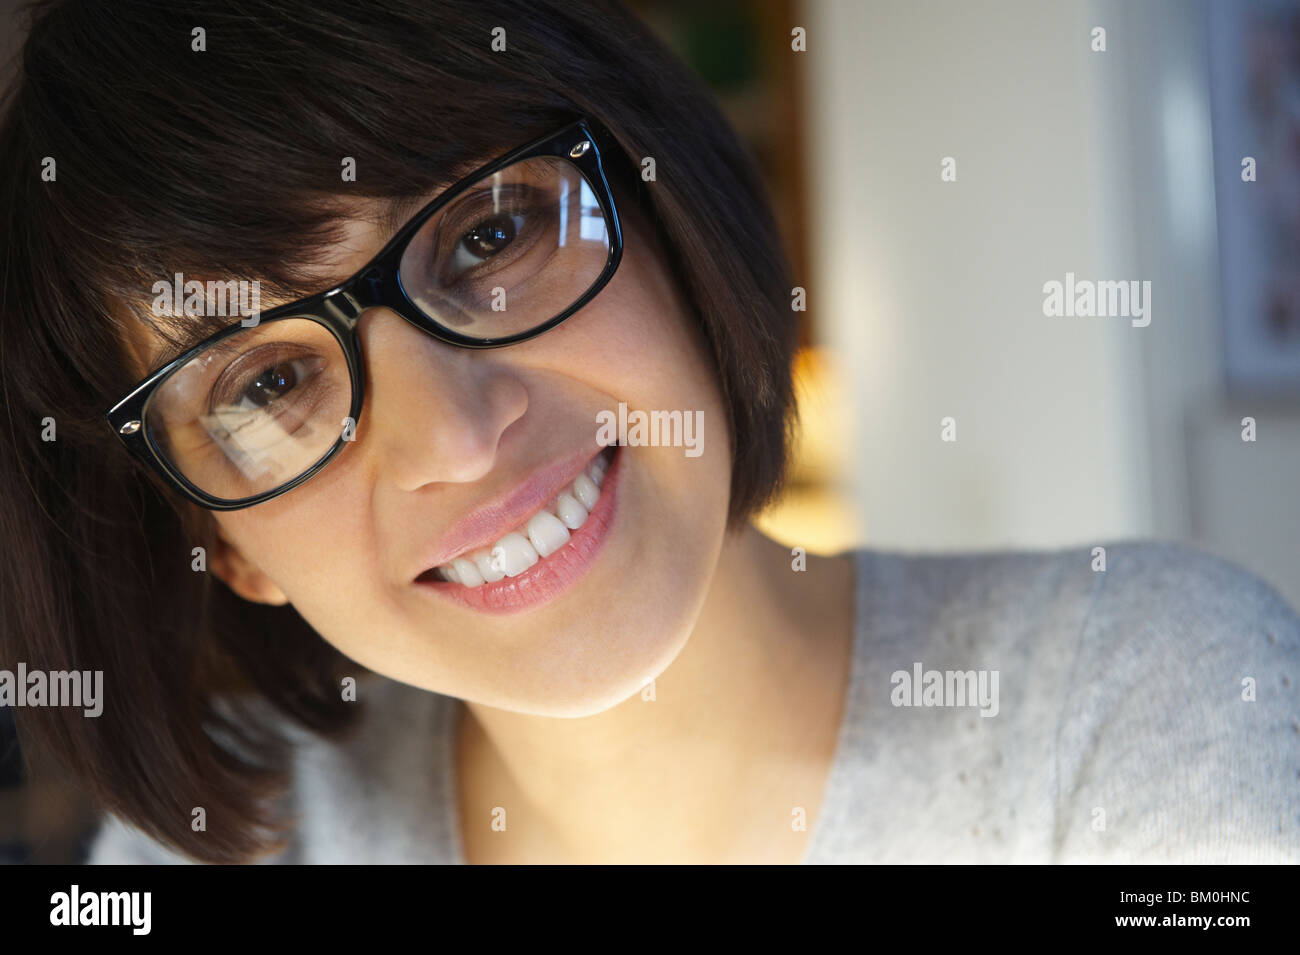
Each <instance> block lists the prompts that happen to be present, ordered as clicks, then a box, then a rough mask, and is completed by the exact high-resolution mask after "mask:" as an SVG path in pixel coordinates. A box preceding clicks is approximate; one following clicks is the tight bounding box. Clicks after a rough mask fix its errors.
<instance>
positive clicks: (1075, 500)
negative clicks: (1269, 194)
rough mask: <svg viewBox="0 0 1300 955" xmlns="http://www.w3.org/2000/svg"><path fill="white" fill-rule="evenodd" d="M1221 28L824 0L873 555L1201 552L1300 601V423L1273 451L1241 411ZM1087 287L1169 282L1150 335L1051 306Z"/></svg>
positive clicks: (830, 329) (1276, 437)
mask: <svg viewBox="0 0 1300 955" xmlns="http://www.w3.org/2000/svg"><path fill="white" fill-rule="evenodd" d="M1199 13H1200V7H1199V5H1198V4H1196V3H1190V2H1185V0H1149V2H1145V3H1141V4H1134V3H1126V2H1120V0H1080V2H1051V3H1044V2H1041V0H950V2H935V0H865V2H853V0H807V2H806V3H805V5H804V9H803V10H802V12H801V14H800V15H801V16H802V17H803V19H804V24H805V25H806V26H807V27H808V52H807V53H806V54H805V56H806V57H807V60H806V62H805V65H806V67H807V71H808V77H809V83H808V89H807V100H808V106H807V108H808V109H809V111H810V115H809V121H810V128H811V136H810V137H809V140H808V159H809V172H810V175H811V177H812V184H811V185H812V193H811V195H810V202H811V215H812V228H811V238H812V253H813V262H814V267H813V274H812V275H811V276H810V277H809V286H810V288H809V292H810V295H814V296H820V298H819V299H818V301H817V306H816V307H817V314H818V316H819V317H820V318H821V320H822V324H823V328H822V331H821V335H822V338H823V341H824V342H825V343H827V344H829V345H831V346H832V348H833V350H834V351H835V352H836V353H837V354H838V355H839V356H841V360H842V362H843V366H844V367H843V373H844V374H846V375H847V377H848V380H849V382H850V385H851V388H852V392H853V395H854V401H855V403H856V408H855V415H854V418H855V421H856V427H855V429H854V431H853V433H852V434H850V435H847V436H846V440H847V441H848V442H849V443H850V444H851V445H852V446H853V454H854V459H855V461H856V464H857V466H856V470H855V474H854V481H855V484H856V492H857V497H858V499H859V500H860V506H861V507H862V509H863V520H864V524H865V527H866V530H867V537H868V543H869V544H871V545H873V546H898V547H904V548H909V549H937V548H973V547H985V546H1044V547H1055V546H1066V545H1074V544H1091V543H1094V542H1097V541H1101V540H1105V539H1108V538H1117V537H1135V536H1142V537H1147V536H1156V537H1161V538H1185V539H1192V540H1196V541H1199V542H1201V543H1203V544H1205V545H1207V546H1209V547H1210V548H1211V549H1213V550H1217V551H1218V552H1220V553H1224V554H1225V556H1230V557H1233V558H1234V559H1237V560H1239V561H1240V562H1242V563H1245V564H1246V565H1247V566H1250V567H1251V568H1252V569H1254V570H1255V571H1256V572H1258V573H1260V574H1261V575H1263V576H1265V577H1266V578H1267V579H1269V580H1271V581H1272V582H1273V583H1274V584H1275V585H1277V586H1279V587H1280V588H1281V589H1282V590H1283V592H1284V593H1285V594H1287V596H1288V597H1290V599H1291V600H1292V601H1293V602H1296V603H1300V503H1297V502H1296V500H1295V494H1294V492H1293V491H1291V490H1290V489H1291V488H1295V487H1296V486H1297V485H1298V484H1300V423H1298V422H1300V419H1298V418H1297V417H1296V415H1295V412H1294V409H1287V408H1280V407H1270V408H1263V407H1258V408H1254V409H1253V411H1254V413H1256V414H1257V416H1262V417H1260V421H1261V427H1263V425H1264V423H1265V421H1267V422H1268V424H1269V431H1270V444H1269V445H1268V447H1264V446H1263V445H1262V443H1261V444H1259V445H1257V446H1246V448H1247V450H1253V451H1255V452H1257V453H1256V454H1255V456H1254V457H1253V458H1251V457H1248V456H1247V455H1246V454H1244V453H1243V446H1242V442H1241V441H1240V440H1239V431H1240V428H1239V425H1238V426H1235V427H1233V428H1231V429H1229V425H1232V424H1233V422H1234V421H1239V420H1240V417H1241V413H1238V411H1239V409H1238V408H1237V406H1236V405H1233V404H1230V403H1228V402H1226V401H1225V400H1224V399H1223V398H1222V397H1221V384H1220V382H1221V373H1220V370H1219V355H1218V349H1219V347H1220V346H1219V340H1220V339H1219V325H1218V322H1219V310H1218V309H1219V305H1218V286H1217V280H1216V269H1217V247H1216V245H1215V217H1214V183H1213V175H1212V165H1211V155H1212V154H1211V144H1210V138H1209V137H1210V123H1209V110H1208V96H1207V85H1206V84H1207V79H1206V76H1205V65H1204V36H1203V26H1202V23H1201V20H1200V19H1199ZM1095 26H1103V27H1105V28H1106V29H1107V47H1108V49H1107V51H1106V52H1105V53H1094V52H1092V50H1091V49H1090V41H1091V37H1090V31H1091V30H1092V28H1093V27H1095ZM945 156H953V157H955V158H956V160H957V181H956V182H955V183H944V182H941V181H940V176H939V171H940V161H941V159H942V157H945ZM1067 271H1072V272H1074V273H1076V275H1077V276H1078V277H1080V278H1094V279H1113V280H1124V279H1139V280H1150V281H1151V282H1152V320H1151V324H1150V326H1149V327H1146V328H1135V327H1132V325H1131V324H1130V322H1129V321H1127V320H1125V319H1121V318H1092V319H1088V318H1047V317H1045V316H1044V315H1043V312H1042V302H1043V294H1042V287H1043V283H1044V282H1047V281H1050V280H1053V279H1055V280H1061V279H1063V277H1064V274H1065V273H1066V272H1067ZM1242 413H1251V411H1246V412H1242ZM945 415H952V416H953V417H955V418H956V419H957V435H958V440H957V441H956V443H955V444H945V443H943V442H941V441H940V425H939V421H940V418H942V417H944V416H945ZM1233 415H1236V417H1235V418H1234V417H1233ZM1234 437H1235V438H1236V439H1237V440H1236V442H1235V444H1234V443H1233V441H1232V440H1231V439H1232V438H1234ZM1263 440H1264V439H1263V437H1262V436H1261V442H1262V441H1263Z"/></svg>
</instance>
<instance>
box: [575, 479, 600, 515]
mask: <svg viewBox="0 0 1300 955" xmlns="http://www.w3.org/2000/svg"><path fill="white" fill-rule="evenodd" d="M573 496H574V497H576V498H577V499H578V500H579V501H581V502H582V506H583V507H585V508H586V509H587V510H588V511H590V510H591V509H592V508H593V507H595V506H596V501H597V500H598V499H599V498H600V488H598V487H596V483H595V482H594V481H593V480H592V479H591V478H589V477H587V475H585V474H579V475H578V477H577V479H576V480H575V481H574V482H573Z"/></svg>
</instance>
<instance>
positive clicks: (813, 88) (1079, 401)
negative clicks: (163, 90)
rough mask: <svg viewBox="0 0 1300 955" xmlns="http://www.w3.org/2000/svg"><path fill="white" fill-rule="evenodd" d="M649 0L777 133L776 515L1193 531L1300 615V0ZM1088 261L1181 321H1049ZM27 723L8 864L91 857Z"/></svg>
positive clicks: (763, 134)
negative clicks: (786, 410)
mask: <svg viewBox="0 0 1300 955" xmlns="http://www.w3.org/2000/svg"><path fill="white" fill-rule="evenodd" d="M631 5H632V6H633V7H634V8H635V9H636V10H637V11H638V12H639V13H640V14H641V15H642V16H643V17H645V19H646V20H647V21H648V22H649V23H650V24H651V25H652V26H653V27H654V29H655V30H656V31H657V32H658V33H659V34H660V35H661V36H662V37H663V38H664V39H665V40H666V41H667V42H668V43H669V45H670V46H672V48H673V49H675V50H676V51H677V52H678V53H679V55H681V56H682V58H683V59H685V60H686V61H687V62H688V63H689V64H690V65H691V66H692V68H693V69H694V70H695V71H696V72H697V73H698V74H699V75H700V76H701V77H702V78H703V80H704V81H705V82H706V83H707V84H708V85H709V86H710V87H711V88H712V89H713V90H714V92H715V93H716V95H717V97H718V100H719V102H720V103H721V104H722V106H723V109H724V111H725V112H726V113H727V115H728V117H729V118H730V120H731V121H732V123H733V124H734V125H735V127H736V128H737V130H738V131H739V132H740V133H741V135H742V136H743V137H744V138H745V140H746V142H747V143H748V144H749V146H750V148H751V150H752V151H753V153H754V155H755V156H756V158H757V159H758V161H759V163H760V165H761V167H762V169H763V172H764V174H765V176H766V179H767V182H768V186H769V189H770V192H771V195H772V199H773V204H774V207H775V209H776V212H777V215H778V217H779V219H780V222H781V225H782V228H783V230H784V234H785V237H786V241H787V248H788V251H789V254H790V257H791V261H792V262H793V263H794V267H795V274H796V282H797V283H798V284H799V285H800V286H802V287H803V288H805V289H806V293H807V311H805V312H801V313H799V318H800V320H801V323H802V324H801V331H800V336H801V342H802V343H803V347H802V349H801V352H800V356H799V360H798V363H797V373H798V386H799V400H800V408H801V415H802V422H803V425H802V431H801V437H800V442H799V447H798V449H797V453H796V464H795V469H794V473H793V479H792V481H791V484H790V487H789V490H788V492H787V493H786V495H785V496H784V498H783V499H782V500H781V501H780V502H779V503H778V504H777V505H776V506H774V507H773V508H771V509H770V510H769V511H768V512H766V513H765V514H763V515H762V517H761V519H760V521H759V523H760V524H761V526H763V528H764V529H766V530H767V531H768V532H769V533H771V534H773V535H774V536H776V537H777V538H778V539H780V540H782V541H785V542H787V543H788V544H790V546H792V547H793V546H802V547H805V548H807V549H809V550H811V551H815V552H824V553H833V552H835V551H838V550H842V549H845V548H848V547H853V546H859V545H863V544H865V545H867V546H870V547H879V548H890V549H904V550H917V551H921V550H925V551H933V550H954V549H962V550H969V549H987V548H1005V547H1017V548H1019V547H1024V548H1058V547H1072V546H1088V547H1091V546H1095V545H1097V544H1101V543H1105V542H1108V541H1115V540H1119V539H1125V538H1135V537H1142V538H1149V537H1155V538H1160V539H1167V540H1182V541H1189V542H1193V543H1195V544H1198V545H1200V546H1203V547H1206V548H1208V549H1210V550H1212V551H1214V552H1216V553H1218V554H1220V555H1222V556H1225V557H1228V558H1230V559H1232V560H1235V561H1237V562H1238V563H1240V564H1242V565H1244V566H1245V567H1247V568H1249V569H1251V570H1252V571H1254V572H1255V573H1256V574H1258V575H1260V576H1261V577H1263V578H1264V579H1265V580H1267V581H1269V582H1270V583H1272V584H1273V585H1274V586H1275V587H1277V588H1278V589H1279V591H1281V592H1282V593H1283V595H1284V596H1286V597H1287V598H1288V599H1289V600H1290V602H1291V603H1292V604H1294V605H1297V606H1300V503H1297V500H1296V497H1297V489H1298V487H1300V2H1290V0H1287V2H1283V0H1222V2H1216V0H1144V2H1142V3H1130V2H1123V0H1060V2H1053V3H1044V2H1042V0H805V2H796V0H710V2H708V3H700V2H698V0H632V2H631ZM15 6H16V5H15V4H14V3H12V2H10V0H0V12H3V13H4V14H6V15H5V16H4V18H3V21H4V22H5V23H6V24H10V25H12V24H13V19H12V10H13V8H14V7H15ZM796 28H802V30H803V31H804V34H805V37H806V48H805V49H804V50H803V51H801V52H797V51H795V50H794V49H792V39H793V38H792V31H794V30H796ZM1099 29H1100V30H1102V31H1104V35H1103V34H1099V33H1098V32H1097V31H1098V30H1099ZM19 40H20V38H19V37H18V36H17V33H16V31H15V29H13V28H12V26H10V28H8V29H6V30H5V32H4V40H3V42H4V49H3V50H2V51H0V52H3V53H4V54H5V57H4V58H5V60H6V62H7V61H8V60H9V59H10V57H11V56H12V53H13V52H14V51H15V50H16V48H17V45H18V43H19ZM1102 47H1104V48H1102ZM946 159H951V160H953V163H952V164H951V165H950V168H955V172H956V177H955V179H953V180H952V181H945V180H944V179H943V178H941V171H942V166H941V164H942V163H943V162H944V161H945V160H946ZM1247 159H1250V160H1253V163H1247V162H1245V161H1246V160H1247ZM1247 166H1249V167H1250V171H1249V172H1247V171H1246V167H1247ZM1244 177H1249V178H1250V180H1251V181H1246V179H1245V178H1244ZM1067 273H1074V274H1075V275H1076V276H1077V277H1078V278H1079V279H1080V280H1084V279H1087V280H1094V281H1098V280H1106V281H1129V280H1136V281H1139V282H1141V281H1149V282H1150V283H1151V313H1150V315H1151V322H1150V325H1149V326H1147V327H1133V326H1132V324H1131V322H1130V321H1129V320H1128V319H1127V318H1119V317H1112V318H1075V317H1069V318H1065V317H1057V318H1049V317H1046V316H1045V315H1044V311H1043V300H1044V291H1043V286H1044V284H1045V283H1047V282H1051V281H1057V282H1064V281H1065V276H1066V274H1067ZM948 417H951V418H953V419H955V426H956V438H957V440H955V441H943V440H941V435H940V431H941V420H942V419H944V418H948ZM1247 417H1249V418H1253V419H1254V421H1255V440H1254V441H1244V440H1243V439H1242V431H1243V425H1242V419H1243V418H1247ZM14 665H15V664H14V662H13V661H0V666H7V667H12V666H14ZM9 716H10V714H9V713H7V712H6V711H5V710H4V709H0V855H3V857H4V858H5V859H7V860H8V861H24V860H26V861H62V860H66V859H73V858H76V857H77V855H78V853H79V852H80V851H81V847H82V846H84V839H85V835H86V833H87V832H88V831H89V827H90V825H91V820H92V819H93V816H92V815H91V814H90V811H89V809H88V807H86V806H85V805H84V802H82V801H80V800H79V798H78V797H77V796H76V795H75V791H74V790H71V789H70V788H69V787H68V786H67V785H66V784H65V783H64V782H63V781H62V780H61V779H60V777H59V774H58V772H57V771H56V770H55V769H54V768H53V767H45V766H42V765H41V760H40V758H39V755H38V754H34V753H27V754H26V758H24V755H23V754H20V752H19V750H18V746H17V740H16V738H15V735H14V733H13V730H12V723H11V721H10V720H9Z"/></svg>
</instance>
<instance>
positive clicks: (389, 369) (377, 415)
mask: <svg viewBox="0 0 1300 955" xmlns="http://www.w3.org/2000/svg"><path fill="white" fill-rule="evenodd" d="M358 333H359V335H360V340H361V349H362V356H363V360H364V363H365V374H366V388H367V391H368V393H367V394H366V400H365V411H364V413H363V420H362V421H361V422H359V423H358V431H360V430H361V429H365V432H366V434H365V437H366V438H367V439H368V443H369V444H370V445H371V447H372V448H373V449H374V452H375V454H376V460H377V467H378V468H379V471H380V473H381V474H382V475H383V476H384V477H385V479H386V480H387V481H388V482H390V483H392V484H394V485H395V486H397V487H399V488H401V489H402V490H406V491H414V490H416V489H417V488H420V487H423V486H424V485H426V484H430V483H434V482H444V481H445V482H472V481H477V480H478V479H480V478H482V477H483V476H484V475H486V474H488V473H489V472H490V471H491V470H492V468H493V467H494V466H495V464H496V458H497V450H498V447H499V445H500V443H501V437H502V435H503V434H504V432H505V430H506V429H507V428H509V427H510V425H511V424H513V423H514V422H515V421H517V420H519V418H521V417H522V416H523V414H524V411H525V410H526V409H527V407H528V392H527V390H526V389H525V387H524V384H523V382H522V381H521V380H520V379H519V377H518V376H517V374H516V372H515V370H514V369H513V368H512V367H511V365H510V363H509V362H506V361H503V360H501V358H500V357H499V355H498V354H497V353H496V351H495V350H483V349H470V348H458V347H456V346H455V345H448V344H445V343H444V342H440V341H438V340H437V339H436V338H434V337H433V336H431V335H429V334H427V333H425V332H423V331H421V330H420V329H418V328H416V327H415V326H413V325H411V324H410V323H409V322H407V321H405V320H404V319H403V318H402V317H401V316H400V315H397V314H396V313H394V312H392V311H390V310H388V309H384V308H376V309H372V310H371V311H369V312H367V313H366V314H365V315H363V316H362V317H361V320H360V325H359V328H358ZM358 437H359V438H360V437H362V436H361V435H360V434H358Z"/></svg>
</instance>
